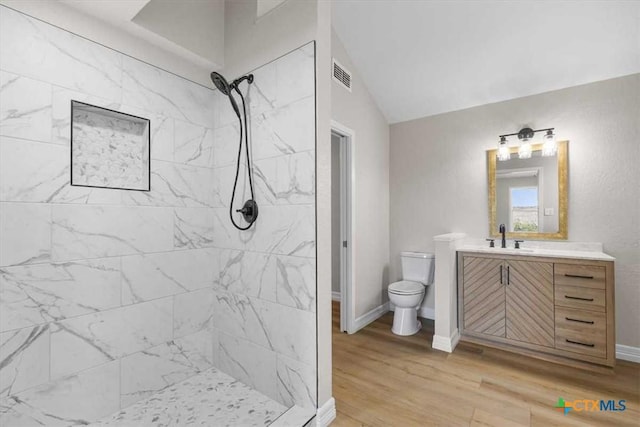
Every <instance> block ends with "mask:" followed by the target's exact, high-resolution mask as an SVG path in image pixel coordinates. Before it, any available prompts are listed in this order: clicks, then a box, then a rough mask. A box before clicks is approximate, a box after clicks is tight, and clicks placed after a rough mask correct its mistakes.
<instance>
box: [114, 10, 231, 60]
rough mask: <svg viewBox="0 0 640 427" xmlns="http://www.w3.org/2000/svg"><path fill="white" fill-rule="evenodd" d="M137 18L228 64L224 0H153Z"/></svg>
mask: <svg viewBox="0 0 640 427" xmlns="http://www.w3.org/2000/svg"><path fill="white" fill-rule="evenodd" d="M111 7H113V6H111ZM133 22H134V23H135V24H138V25H140V26H142V27H144V28H147V29H149V30H150V31H153V32H154V33H156V34H159V35H160V36H162V37H164V38H166V39H167V40H171V41H172V42H174V43H176V44H178V45H180V46H182V47H184V48H185V49H188V50H190V51H192V52H194V53H196V54H198V55H199V56H201V57H203V58H206V59H208V60H209V61H211V62H212V63H214V64H217V65H219V66H220V67H221V66H222V65H224V0H208V1H202V0H180V2H179V3H177V2H172V1H163V0H151V1H150V2H149V3H147V4H146V5H145V7H143V8H142V10H140V12H139V13H138V14H137V15H136V16H135V17H134V18H133Z"/></svg>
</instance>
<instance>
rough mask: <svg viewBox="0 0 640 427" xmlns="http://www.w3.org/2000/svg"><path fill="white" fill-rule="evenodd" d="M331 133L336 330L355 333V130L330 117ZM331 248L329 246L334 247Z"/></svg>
mask: <svg viewBox="0 0 640 427" xmlns="http://www.w3.org/2000/svg"><path fill="white" fill-rule="evenodd" d="M331 135H335V136H337V137H338V138H340V241H342V242H347V245H346V247H345V246H344V245H341V246H340V331H341V332H346V333H348V334H352V333H354V332H355V327H354V325H355V298H354V296H355V290H354V287H353V284H354V283H355V271H354V268H353V253H354V252H355V246H356V241H355V236H354V234H355V227H354V224H353V218H354V216H355V215H354V213H355V203H354V200H355V198H354V189H355V185H354V178H355V174H354V169H355V167H354V161H353V155H352V148H353V145H354V143H355V132H354V131H353V130H352V129H350V128H348V127H346V126H344V125H343V124H341V123H339V122H337V121H335V120H331ZM334 249H335V248H332V250H334Z"/></svg>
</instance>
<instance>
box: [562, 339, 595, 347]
mask: <svg viewBox="0 0 640 427" xmlns="http://www.w3.org/2000/svg"><path fill="white" fill-rule="evenodd" d="M565 341H566V342H568V343H569V344H578V345H583V346H585V347H595V346H596V345H595V344H585V343H583V342H579V341H571V340H568V339H565Z"/></svg>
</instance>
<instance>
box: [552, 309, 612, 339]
mask: <svg viewBox="0 0 640 427" xmlns="http://www.w3.org/2000/svg"><path fill="white" fill-rule="evenodd" d="M555 317H556V335H562V334H569V333H574V334H585V335H586V336H595V335H602V336H606V334H607V315H606V313H602V312H596V311H588V310H577V309H575V308H566V307H556V313H555Z"/></svg>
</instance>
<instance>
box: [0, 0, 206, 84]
mask: <svg viewBox="0 0 640 427" xmlns="http://www.w3.org/2000/svg"><path fill="white" fill-rule="evenodd" d="M0 3H1V4H4V5H6V6H8V7H11V8H14V9H15V10H18V11H20V12H23V13H25V14H28V15H30V16H33V17H34V18H37V19H40V20H43V21H45V22H47V23H50V24H52V25H55V26H57V27H60V28H62V29H65V30H67V31H70V32H72V33H74V34H77V35H79V36H81V37H85V38H87V39H89V40H92V41H94V42H96V43H99V44H102V45H104V46H107V47H109V48H111V49H115V50H117V51H119V52H122V53H124V54H125V55H128V56H131V57H133V58H136V59H139V60H141V61H144V62H147V63H149V64H151V65H154V66H156V67H158V68H161V69H163V70H166V71H169V72H171V73H174V74H177V75H179V76H182V77H185V78H187V79H189V80H191V81H194V82H197V83H200V84H202V85H205V86H208V87H213V85H212V84H211V81H210V80H209V73H210V72H211V68H212V66H213V64H212V63H211V62H210V61H208V60H204V59H203V58H202V57H199V56H198V55H196V54H193V53H192V52H190V51H188V50H186V49H183V48H181V47H180V46H178V45H176V44H174V43H171V42H168V41H167V40H166V39H162V37H160V36H156V37H153V36H154V34H153V33H148V32H146V31H144V30H140V32H138V33H137V34H136V35H134V34H130V33H128V32H127V31H125V30H124V29H123V28H121V27H118V26H115V25H111V24H108V23H106V22H103V21H102V20H99V19H97V18H95V17H93V16H89V15H88V14H85V13H82V12H80V11H78V10H77V9H74V8H72V7H70V6H68V5H66V4H63V3H61V2H58V1H53V0H49V1H39V0H0ZM114 7H115V6H114ZM123 7H124V6H123ZM122 25H125V24H122ZM132 25H133V24H132ZM134 26H135V25H134ZM129 29H131V30H133V29H132V28H131V27H129ZM143 33H147V34H145V36H146V37H149V38H150V39H153V40H155V42H157V43H163V47H159V45H157V44H154V43H151V42H149V41H148V40H145V39H144V38H142V37H141V36H140V35H141V34H143ZM163 40H164V41H163ZM168 49H169V50H168Z"/></svg>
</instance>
